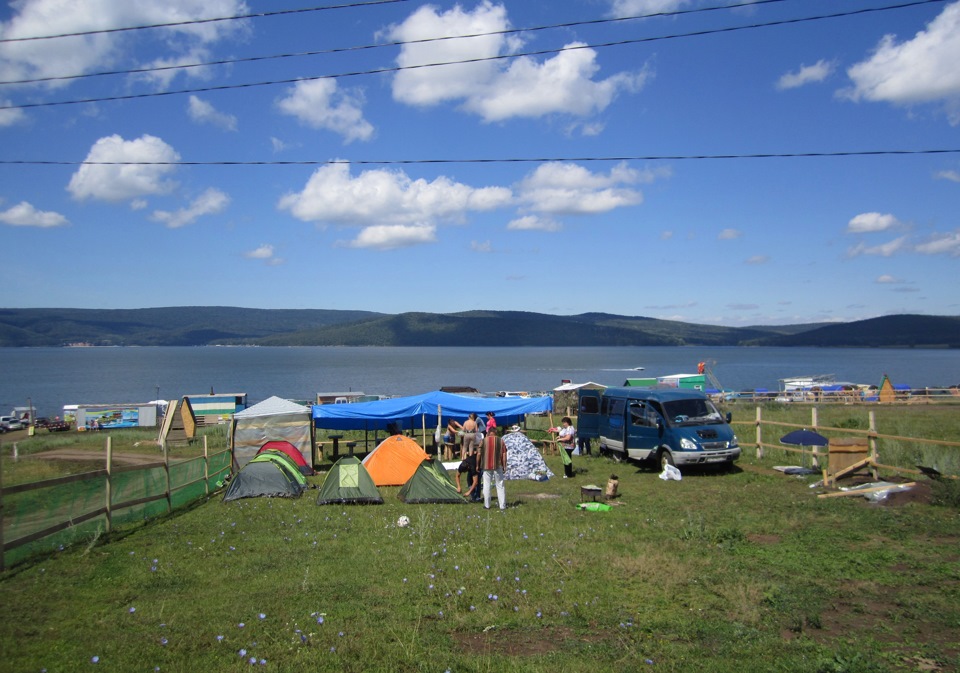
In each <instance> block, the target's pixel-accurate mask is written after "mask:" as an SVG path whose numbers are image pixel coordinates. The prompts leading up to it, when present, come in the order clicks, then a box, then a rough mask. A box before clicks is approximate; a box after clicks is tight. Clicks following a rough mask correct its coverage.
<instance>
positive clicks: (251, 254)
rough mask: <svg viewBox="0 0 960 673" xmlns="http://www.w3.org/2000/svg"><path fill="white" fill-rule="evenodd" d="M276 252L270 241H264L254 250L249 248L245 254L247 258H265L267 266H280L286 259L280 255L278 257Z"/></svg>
mask: <svg viewBox="0 0 960 673" xmlns="http://www.w3.org/2000/svg"><path fill="white" fill-rule="evenodd" d="M275 253H276V251H275V250H274V247H273V246H272V245H270V244H269V243H264V244H263V245H261V246H260V247H258V248H254V249H253V250H248V251H247V252H245V253H243V256H244V257H246V258H247V259H260V260H263V262H264V263H265V264H267V266H279V265H281V264H283V262H284V260H283V259H282V258H280V257H277V256H276V254H275Z"/></svg>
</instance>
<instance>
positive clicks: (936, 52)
mask: <svg viewBox="0 0 960 673" xmlns="http://www.w3.org/2000/svg"><path fill="white" fill-rule="evenodd" d="M957 63H960V2H954V3H952V4H950V5H948V6H946V7H945V8H944V10H943V12H941V13H940V15H939V16H937V18H935V19H934V20H933V21H931V22H930V23H929V24H928V25H927V27H926V29H925V30H921V31H919V32H918V33H917V34H916V35H915V36H914V37H913V38H912V39H910V40H906V41H904V42H899V43H898V42H897V38H896V36H895V35H885V36H884V37H883V39H882V40H880V43H879V44H878V45H877V47H876V49H875V50H874V53H873V54H872V55H871V56H870V57H869V58H868V59H866V60H864V61H861V62H860V63H857V64H855V65H853V66H851V67H850V68H849V69H848V70H847V75H849V77H850V79H851V80H852V81H853V87H852V88H851V89H849V90H846V91H843V92H840V93H841V94H842V95H845V96H847V97H849V98H850V99H852V100H855V101H859V100H861V99H863V100H867V101H874V102H880V101H885V102H889V103H894V104H898V105H910V104H914V103H925V102H934V101H942V102H944V103H945V104H946V106H947V110H948V113H949V115H950V122H951V124H954V125H956V124H958V123H960V68H958V67H957Z"/></svg>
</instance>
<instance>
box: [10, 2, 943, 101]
mask: <svg viewBox="0 0 960 673" xmlns="http://www.w3.org/2000/svg"><path fill="white" fill-rule="evenodd" d="M944 1H945V0H912V1H911V2H904V3H901V4H897V5H888V6H884V7H868V8H864V9H856V10H848V11H846V12H836V13H833V14H820V15H817V16H810V17H800V18H793V19H779V20H776V21H768V22H765V23H753V24H747V25H744V26H729V27H725V28H710V29H704V30H698V31H692V32H688V33H675V34H672V35H661V36H655V37H642V38H634V39H627V40H616V41H613V42H603V43H595V44H583V45H573V46H564V47H559V48H552V49H540V50H535V51H526V52H516V53H511V54H499V55H496V56H485V57H478V58H471V59H462V60H458V61H442V62H438V63H423V64H419V65H407V66H393V67H390V68H376V69H373V70H358V71H352V72H343V73H339V74H335V75H314V76H310V77H291V78H287V79H279V80H267V81H263V82H247V83H243V84H221V85H216V86H207V87H197V88H192V89H177V90H174V91H153V92H149V93H139V94H126V95H122V96H103V97H100V98H83V99H74V100H65V101H48V102H45V103H23V104H20V105H0V110H20V109H27V108H38V107H54V106H60V105H77V104H80V103H106V102H113V101H122V100H136V99H141V98H156V97H159V96H176V95H181V94H187V93H207V92H210V91H228V90H233V89H249V88H254V87H261V86H276V85H281V84H294V83H297V82H311V81H316V80H321V79H339V78H346V77H358V76H362V75H382V74H387V73H392V72H400V71H403V70H417V69H420V68H435V67H440V66H446V65H466V64H470V63H482V62H486V61H499V60H507V59H514V58H520V57H523V56H545V55H548V54H557V53H559V52H562V51H565V50H570V51H572V50H577V49H603V48H606V47H619V46H626V45H631V44H642V43H646V42H658V41H663V40H673V39H680V38H687V37H703V36H706V35H717V34H722V33H733V32H739V31H743V30H753V29H758V28H770V27H776V26H786V25H792V24H798V23H806V22H810V21H822V20H826V19H837V18H844V17H850V16H857V15H861V14H869V13H875V12H882V11H889V10H893V9H905V8H909V7H916V6H919V5H927V4H932V3H935V2H944Z"/></svg>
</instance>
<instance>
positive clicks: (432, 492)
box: [397, 459, 467, 505]
mask: <svg viewBox="0 0 960 673" xmlns="http://www.w3.org/2000/svg"><path fill="white" fill-rule="evenodd" d="M440 469H441V470H443V467H442V466H441V468H440ZM397 497H398V498H400V499H401V500H403V501H404V502H405V503H407V504H408V505H413V504H419V503H428V502H433V503H466V502H467V501H466V499H465V498H464V497H463V496H462V495H460V494H459V493H457V487H456V486H454V485H453V483H452V482H451V481H450V477H449V475H447V474H446V470H443V473H442V474H441V473H440V472H438V470H437V467H436V465H435V464H434V462H433V461H432V460H429V459H428V460H425V461H423V462H422V463H420V467H418V468H417V471H416V472H414V473H413V476H412V477H410V479H408V480H407V483H406V484H404V485H403V487H402V488H401V489H400V492H399V493H398V494H397Z"/></svg>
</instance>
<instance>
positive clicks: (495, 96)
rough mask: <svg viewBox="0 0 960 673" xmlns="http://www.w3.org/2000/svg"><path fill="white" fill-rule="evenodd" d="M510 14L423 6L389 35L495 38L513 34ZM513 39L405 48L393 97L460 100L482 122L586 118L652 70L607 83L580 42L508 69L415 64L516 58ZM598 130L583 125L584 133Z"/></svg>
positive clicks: (517, 42) (490, 7)
mask: <svg viewBox="0 0 960 673" xmlns="http://www.w3.org/2000/svg"><path fill="white" fill-rule="evenodd" d="M509 27H510V23H509V21H508V20H507V13H506V9H505V8H504V7H503V5H494V4H492V3H490V2H489V1H484V2H482V3H480V4H479V5H478V6H477V7H476V9H475V10H474V11H473V12H469V11H464V10H463V9H462V8H461V7H460V6H459V5H458V6H455V7H454V8H452V9H450V10H449V11H447V12H443V13H439V14H438V13H437V10H436V8H435V7H432V6H430V5H425V6H423V7H421V8H420V9H418V10H417V11H416V12H414V13H413V14H411V15H410V16H409V17H407V19H406V20H405V21H403V22H402V23H400V24H398V25H395V26H392V27H391V28H390V30H389V31H388V34H387V37H388V39H391V40H397V41H405V42H410V41H415V40H424V39H430V38H434V37H438V36H448V35H471V34H477V33H496V32H497V31H505V30H507V29H509ZM521 44H522V42H521V39H520V38H518V37H516V36H507V35H504V34H502V33H500V34H487V35H484V36H483V37H473V38H464V39H460V40H457V39H452V40H441V41H434V42H419V43H413V44H405V45H403V46H402V47H401V50H400V55H399V56H398V58H397V63H398V65H399V66H401V67H404V68H407V69H405V70H401V71H400V72H398V73H397V74H396V75H395V76H394V79H393V96H394V99H395V100H397V101H400V102H402V103H406V104H408V105H417V106H430V105H437V104H439V103H441V102H444V101H460V102H461V104H462V107H463V109H464V110H467V111H469V112H473V113H475V114H477V115H480V116H481V117H482V118H483V119H484V120H485V121H487V122H492V121H503V120H506V119H510V118H513V117H528V118H536V117H542V116H544V115H548V114H568V115H574V116H580V117H585V116H588V115H592V114H595V113H596V112H598V111H601V110H604V109H605V108H606V107H607V106H609V105H610V103H611V102H612V101H613V99H614V98H615V97H616V95H617V94H618V93H620V92H622V91H638V90H639V89H640V88H641V87H642V86H643V84H644V83H645V81H646V79H647V78H648V77H649V76H650V73H649V72H648V71H647V70H646V69H641V70H640V71H638V72H636V73H626V72H624V73H618V74H615V75H613V76H611V77H609V78H607V79H605V80H599V81H597V80H594V79H593V78H594V76H595V75H596V74H597V72H598V70H599V66H598V65H597V63H596V56H597V54H596V52H595V51H594V50H593V49H588V48H578V47H583V45H582V44H581V43H571V44H568V45H566V47H565V48H564V51H562V52H560V53H558V54H556V55H555V56H552V57H549V58H546V59H545V60H543V61H537V60H536V59H534V58H532V57H519V58H516V59H513V60H512V61H511V62H510V63H509V64H508V63H506V62H503V61H500V60H481V61H479V62H472V63H458V64H456V65H444V66H437V67H431V68H417V67H413V66H418V65H424V64H431V63H445V62H454V61H467V60H476V59H491V58H494V57H497V56H501V55H504V54H509V53H514V52H516V51H517V50H518V49H519V47H520V46H521ZM598 129H599V127H596V126H594V127H590V128H589V129H586V128H585V132H587V133H595V132H597V131H598Z"/></svg>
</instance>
